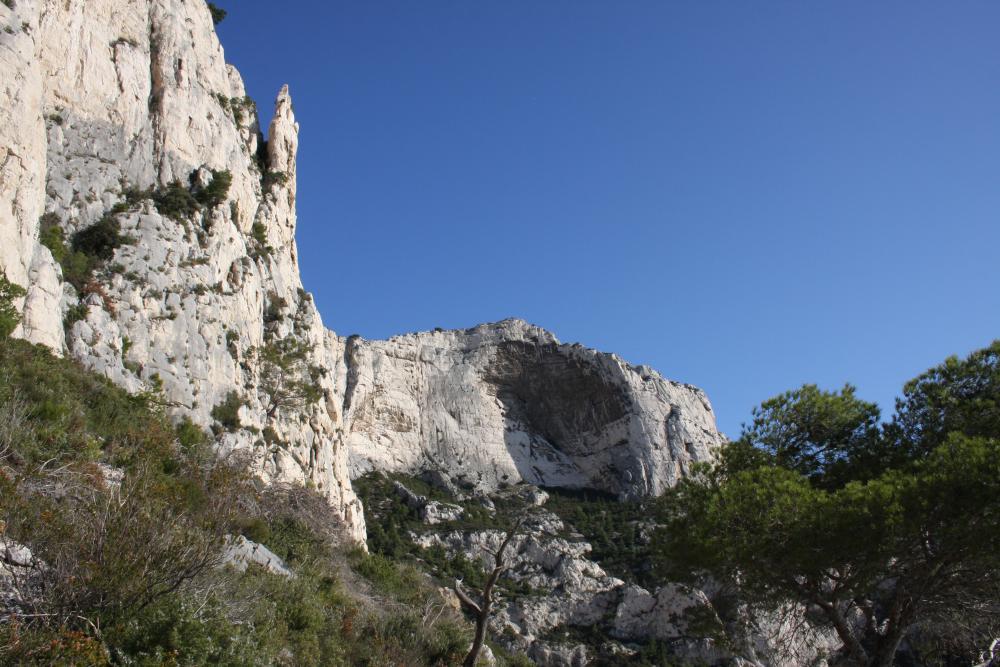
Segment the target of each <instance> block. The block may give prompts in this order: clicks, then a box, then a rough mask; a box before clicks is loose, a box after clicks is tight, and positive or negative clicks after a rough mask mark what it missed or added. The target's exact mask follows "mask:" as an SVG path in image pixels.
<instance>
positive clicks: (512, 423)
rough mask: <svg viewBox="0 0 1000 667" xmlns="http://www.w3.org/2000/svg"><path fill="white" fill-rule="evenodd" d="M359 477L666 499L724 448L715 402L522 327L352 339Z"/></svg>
mask: <svg viewBox="0 0 1000 667" xmlns="http://www.w3.org/2000/svg"><path fill="white" fill-rule="evenodd" d="M346 354H347V368H348V376H347V385H346V396H345V402H344V405H345V409H344V414H345V422H346V425H347V432H348V436H347V437H348V443H349V445H350V465H351V471H352V474H354V475H359V474H363V473H365V472H367V471H370V470H381V471H391V472H404V473H408V474H415V473H418V472H420V471H423V470H431V469H438V470H445V471H447V472H448V474H449V475H450V476H451V478H452V479H454V480H455V481H456V482H459V483H461V484H464V485H466V486H469V487H472V488H478V489H482V490H487V491H488V490H493V489H496V488H497V487H498V486H500V485H501V484H513V483H516V482H519V481H526V482H529V483H531V484H537V485H544V486H560V487H568V488H591V489H598V490H602V491H607V492H610V493H613V494H616V495H618V496H620V497H623V498H636V497H643V496H650V495H658V494H660V493H662V492H663V490H665V489H666V488H668V487H670V486H672V485H673V484H674V483H675V482H676V481H677V480H678V479H679V478H680V477H681V476H682V475H684V474H685V472H686V471H687V469H688V467H689V466H690V464H691V463H693V462H695V461H704V460H709V459H710V458H711V457H712V455H713V451H714V449H715V448H716V447H717V446H718V445H719V444H721V442H722V436H721V435H720V434H719V432H718V431H717V430H716V426H715V416H714V414H713V413H712V408H711V406H710V404H709V402H708V398H707V397H706V396H705V393H704V392H702V391H701V390H700V389H697V388H696V387H692V386H690V385H684V384H680V383H677V382H671V381H669V380H666V379H664V378H663V377H662V376H661V375H660V374H659V373H657V372H656V371H654V370H652V369H651V368H648V367H646V366H632V365H630V364H628V363H626V362H624V361H623V360H622V359H620V358H619V357H617V356H615V355H613V354H606V353H601V352H597V351H595V350H591V349H588V348H585V347H582V346H580V345H571V344H563V343H560V342H559V341H558V340H557V339H556V338H555V336H553V335H552V334H551V333H549V332H548V331H545V330H544V329H541V328H539V327H535V326H532V325H530V324H528V323H526V322H524V321H522V320H516V319H512V320H505V321H503V322H498V323H495V324H486V325H482V326H479V327H475V328H473V329H468V330H465V331H435V332H429V333H420V334H410V335H406V336H397V337H395V338H391V339H389V340H388V341H366V340H361V339H351V340H348V341H347V353H346Z"/></svg>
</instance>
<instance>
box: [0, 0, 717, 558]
mask: <svg viewBox="0 0 1000 667" xmlns="http://www.w3.org/2000/svg"><path fill="white" fill-rule="evenodd" d="M0 113H2V118H0V121H2V122H0V269H2V270H3V272H4V273H5V274H6V276H7V277H8V278H9V279H10V280H13V281H14V282H17V283H19V284H21V285H23V286H25V287H26V288H27V289H28V294H27V297H26V298H25V299H24V302H23V304H22V305H23V321H22V324H21V327H20V329H19V331H18V332H17V335H19V336H22V337H24V338H26V339H28V340H31V341H34V342H37V343H42V344H45V345H48V346H50V347H52V348H53V349H55V350H57V351H58V352H60V353H64V354H66V353H68V354H71V355H72V356H74V357H76V358H77V359H79V360H81V361H82V362H83V363H84V364H85V365H86V366H88V367H90V368H93V369H95V370H98V371H100V372H102V373H104V374H105V375H107V376H108V377H109V378H111V379H112V380H114V381H115V382H116V383H118V384H120V385H122V386H124V387H127V388H128V389H130V390H134V391H139V390H150V389H154V390H157V391H160V392H162V394H163V396H164V398H165V399H166V401H167V402H168V403H169V404H170V405H171V406H172V410H173V411H174V413H175V414H176V415H177V416H178V418H179V417H182V416H187V417H189V418H191V419H192V420H193V421H194V422H196V423H198V424H200V425H201V426H203V427H206V428H214V429H215V430H216V432H217V435H218V439H219V443H220V450H221V451H222V452H230V451H239V452H243V453H247V454H250V455H251V460H252V462H253V465H254V466H255V470H256V471H257V473H258V474H259V475H260V476H261V477H262V478H264V479H265V480H280V481H286V482H295V483H309V484H312V485H314V486H315V487H316V488H318V489H320V490H321V491H322V492H323V493H324V494H325V495H326V496H327V498H328V499H329V501H330V503H331V505H332V506H333V507H334V508H336V509H337V511H338V512H339V514H340V516H341V517H342V518H343V520H344V522H345V525H346V526H347V528H348V530H349V533H350V534H351V535H352V536H353V537H354V538H355V539H358V540H362V539H364V534H365V527H364V518H363V514H362V508H361V505H360V503H359V502H358V500H357V498H356V496H355V495H354V492H353V490H352V487H351V481H350V473H353V474H355V475H357V474H361V473H363V472H365V471H367V470H371V469H373V468H376V469H381V470H388V471H405V472H418V471H421V470H428V469H441V470H445V471H447V472H448V473H449V474H450V475H451V476H452V477H453V478H455V479H456V480H457V481H459V482H463V483H465V484H467V485H468V486H471V487H475V488H479V489H482V490H491V489H496V488H497V487H499V486H503V485H504V484H505V483H513V482H516V481H520V480H525V481H528V482H531V483H534V484H539V485H552V486H567V487H589V488H596V489H600V490H603V491H608V492H611V493H614V494H616V495H618V496H620V497H622V498H634V497H639V496H647V495H655V494H658V493H660V492H662V491H663V490H664V489H665V488H667V487H669V486H670V485H672V484H673V483H674V482H675V481H676V480H677V479H678V478H679V476H681V475H683V474H685V472H686V470H687V467H688V465H689V463H690V462H692V461H697V460H704V459H707V458H709V457H711V456H712V452H713V449H714V448H715V447H716V446H717V445H718V444H719V443H720V442H721V436H720V435H719V433H718V432H717V431H716V428H715V421H714V416H713V414H712V411H711V407H710V406H709V403H708V400H707V398H706V397H705V395H704V393H703V392H701V391H700V390H698V389H696V388H694V387H690V386H688V385H682V384H678V383H675V382H670V381H668V380H665V379H664V378H662V377H661V376H660V375H658V374H657V373H656V372H655V371H653V370H651V369H649V368H646V367H642V366H638V367H637V366H631V365H629V364H626V363H625V362H623V361H622V360H621V359H619V358H617V357H615V356H613V355H609V354H603V353H598V352H595V351H593V350H589V349H586V348H583V347H581V346H579V345H568V344H562V343H560V342H559V341H558V340H556V338H555V337H554V336H552V334H550V333H548V332H546V331H544V330H542V329H539V328H537V327H533V326H530V325H528V324H526V323H524V322H521V321H518V320H507V321H504V322H500V323H497V324H492V325H483V326H480V327H477V328H474V329H469V330H466V331H436V332H431V333H424V334H413V335H407V336H399V337H396V338H393V339H390V340H388V341H365V340H361V339H358V338H350V339H344V338H341V337H338V336H336V335H335V334H334V333H332V332H331V331H328V330H327V329H325V328H324V326H323V324H322V321H321V319H320V316H319V313H318V312H317V310H316V308H315V305H314V303H313V300H312V298H311V297H310V296H309V295H308V294H307V293H306V292H305V291H304V290H303V287H302V282H301V279H300V276H299V268H298V264H297V253H296V246H295V226H296V217H295V195H296V178H295V177H296V164H295V158H296V150H297V143H298V125H297V124H296V122H295V117H294V113H293V110H292V104H291V99H290V97H289V94H288V91H287V89H283V90H282V91H281V92H280V93H279V94H278V96H277V99H276V101H275V107H274V114H273V117H272V119H271V120H270V124H269V127H268V131H267V141H266V142H265V141H264V135H263V133H262V132H261V131H260V127H259V121H258V116H257V110H256V107H255V105H254V104H253V102H252V101H251V100H249V98H247V97H246V91H245V89H244V86H243V82H242V80H241V78H240V75H239V73H238V72H237V71H236V70H235V69H234V68H233V67H232V66H231V65H227V64H226V62H225V57H224V53H223V49H222V47H221V45H220V44H219V41H218V38H217V36H216V34H215V30H214V26H213V23H212V18H211V15H210V13H209V10H208V8H207V6H206V5H205V3H203V2H202V1H201V0H130V1H129V2H125V1H124V0H91V1H84V0H10V2H7V1H6V0H5V2H3V3H0ZM95 230H96V231H95ZM81 232H86V233H85V234H84V235H83V236H82V237H81V236H80V233H81ZM40 239H41V240H40ZM81 239H84V241H86V242H81ZM43 241H44V242H43ZM78 251H79V252H78ZM54 252H55V254H56V255H58V257H56V256H54V254H53V253H54ZM87 252H89V253H90V255H87ZM80 253H82V255H81V256H80V257H77V256H76V255H77V254H80ZM57 260H59V261H57ZM81 262H82V264H81ZM87 262H90V263H89V264H88V263H87ZM81 266H83V267H84V268H81ZM70 272H72V273H73V275H72V276H71V275H70ZM282 364H285V366H286V368H284V370H285V371H287V370H288V368H287V366H289V365H290V366H291V367H293V368H294V372H295V373H296V374H298V375H301V376H302V378H304V379H303V381H302V382H299V383H294V382H289V381H288V379H287V378H285V377H282V376H281V374H280V373H277V371H276V368H278V367H281V366H282ZM278 370H281V369H280V368H278ZM305 385H308V386H305Z"/></svg>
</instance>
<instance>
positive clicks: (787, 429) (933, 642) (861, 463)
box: [658, 341, 1000, 667]
mask: <svg viewBox="0 0 1000 667" xmlns="http://www.w3.org/2000/svg"><path fill="white" fill-rule="evenodd" d="M661 504H662V508H663V511H664V515H665V518H666V526H665V528H664V529H663V531H662V532H661V533H660V545H659V546H660V549H659V550H658V553H659V555H660V563H659V564H660V566H661V568H662V570H661V571H662V572H663V573H664V574H665V575H667V576H669V577H671V578H674V579H686V580H692V581H695V582H697V581H699V580H700V579H701V578H702V577H706V576H707V577H711V578H712V579H713V580H714V581H716V582H719V583H720V584H722V585H723V587H724V588H725V587H728V590H729V591H731V592H734V593H736V594H738V595H739V596H740V597H742V598H743V599H745V600H747V601H749V602H750V603H751V604H752V605H764V606H766V607H770V608H776V607H779V606H780V605H782V604H784V603H788V602H793V603H799V604H804V605H811V606H812V608H813V609H815V610H816V618H817V619H818V620H819V622H821V623H822V624H825V625H827V626H829V627H830V628H831V629H833V630H834V631H835V632H836V633H837V635H838V636H839V638H840V640H841V642H842V643H843V649H842V656H841V657H843V658H845V659H847V660H848V661H850V662H852V663H855V664H861V665H879V666H886V667H888V666H889V665H891V664H893V662H894V661H895V660H897V659H898V655H897V654H898V652H899V650H900V646H902V645H903V644H904V640H905V643H906V650H907V651H909V655H908V656H907V660H910V661H916V663H918V664H959V663H964V664H971V663H972V662H974V659H975V657H976V653H977V651H978V650H981V649H982V648H983V647H985V646H986V645H988V644H989V641H990V639H991V638H993V637H996V636H997V635H998V634H1000V583H998V582H1000V530H998V528H1000V523H998V520H1000V341H998V342H996V343H994V344H993V345H991V346H989V347H987V348H985V349H983V350H980V351H977V352H975V353H973V354H972V355H970V356H969V357H967V358H965V359H958V358H950V359H948V360H946V361H945V363H944V364H942V365H940V366H938V367H936V368H933V369H931V370H929V371H928V372H926V373H924V374H923V375H921V376H920V377H918V378H916V379H915V380H913V381H911V382H909V383H907V384H906V385H905V387H904V388H903V396H902V398H900V399H899V400H898V401H897V403H896V413H895V415H894V416H893V418H892V420H891V421H890V422H889V423H887V424H880V423H879V414H878V409H877V408H876V406H875V405H873V404H871V403H866V402H864V401H862V400H860V399H858V398H857V397H856V396H855V394H854V389H853V388H852V387H846V388H844V389H843V390H841V391H839V392H824V391H821V390H819V389H817V388H816V387H814V386H811V385H806V386H805V387H802V388H801V389H799V390H795V391H792V392H787V393H785V394H782V395H781V396H778V397H776V398H774V399H771V400H769V401H766V402H765V403H763V404H762V405H761V407H760V408H759V409H758V410H757V411H755V413H754V420H753V423H752V424H751V425H749V426H747V427H745V428H744V431H743V434H742V436H741V437H740V438H739V439H738V440H736V441H735V442H733V443H731V444H730V445H728V446H727V447H726V448H725V449H724V450H723V456H722V459H721V461H720V462H719V463H718V464H716V465H712V466H702V467H701V468H700V469H699V470H698V471H697V472H696V474H695V475H694V476H693V477H691V478H689V479H687V480H684V481H683V482H682V483H681V484H680V485H679V486H678V487H677V488H676V489H675V490H674V492H672V493H669V494H667V495H666V496H665V497H664V498H663V500H662V502H661ZM848 619H859V621H858V622H854V621H849V620H848Z"/></svg>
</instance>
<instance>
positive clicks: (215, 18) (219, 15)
mask: <svg viewBox="0 0 1000 667" xmlns="http://www.w3.org/2000/svg"><path fill="white" fill-rule="evenodd" d="M208 11H210V12H211V13H212V23H213V24H215V25H219V24H220V23H222V20H223V19H225V18H226V14H227V13H228V12H226V10H225V9H222V8H221V7H218V6H216V5H215V3H214V2H210V3H208Z"/></svg>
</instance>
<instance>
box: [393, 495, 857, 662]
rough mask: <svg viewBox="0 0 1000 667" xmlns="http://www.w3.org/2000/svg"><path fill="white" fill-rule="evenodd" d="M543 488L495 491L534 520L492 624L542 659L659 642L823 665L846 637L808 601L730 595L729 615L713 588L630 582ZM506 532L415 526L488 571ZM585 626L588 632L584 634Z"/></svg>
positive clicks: (521, 535) (689, 655) (418, 537)
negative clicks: (780, 605) (757, 603)
mask: <svg viewBox="0 0 1000 667" xmlns="http://www.w3.org/2000/svg"><path fill="white" fill-rule="evenodd" d="M533 497H534V496H533V493H532V487H530V486H522V487H520V488H514V489H507V490H503V491H501V492H499V493H498V494H495V495H494V496H493V498H492V500H493V501H494V504H495V505H496V506H497V507H500V506H506V507H508V508H510V507H511V506H513V507H516V508H517V509H515V510H511V511H513V512H515V513H516V514H519V515H521V516H523V517H525V520H524V521H523V523H521V524H520V528H519V529H518V532H517V534H516V535H515V537H514V538H513V539H512V540H511V543H510V545H509V547H508V550H507V552H506V553H507V554H508V559H507V566H508V567H507V569H506V571H505V572H504V575H503V578H502V579H501V580H500V589H501V592H500V594H499V595H500V603H499V604H498V605H497V606H496V611H495V612H494V615H493V617H492V619H491V622H490V629H491V631H492V632H493V635H494V636H495V637H497V638H498V641H500V642H501V643H503V644H504V645H505V646H506V647H507V648H508V649H510V650H514V651H517V652H522V653H525V654H527V655H528V656H530V657H531V658H532V660H533V661H535V662H536V663H537V664H539V665H548V666H551V667H562V666H567V667H569V666H574V665H586V664H590V663H591V662H592V661H594V660H595V659H597V660H600V662H599V664H606V663H607V661H609V660H612V661H613V660H614V656H622V657H627V656H630V655H634V654H635V653H636V650H637V647H641V646H643V645H647V644H649V643H650V642H651V641H657V642H659V643H660V645H662V646H666V647H668V648H669V652H670V655H671V656H673V658H674V659H675V660H679V661H681V662H682V663H684V664H705V665H718V664H743V665H760V666H764V665H767V666H775V667H777V666H781V667H795V666H797V665H809V664H817V663H818V662H819V661H821V660H822V659H824V657H825V656H829V655H832V654H833V653H834V652H835V651H836V649H837V648H838V646H839V642H838V640H837V637H836V634H835V633H834V632H833V631H832V630H831V629H829V628H818V627H815V626H813V625H812V624H811V623H810V622H809V620H808V615H807V613H806V610H805V609H802V608H800V607H787V608H784V609H779V610H754V611H753V613H751V612H750V610H749V609H746V608H745V607H742V606H739V605H737V606H736V607H735V608H733V609H730V608H729V607H730V606H732V601H731V600H728V599H727V600H726V605H723V606H724V607H726V611H725V615H724V616H723V615H721V614H720V612H719V611H718V609H717V606H716V601H715V600H713V598H712V595H711V592H710V591H706V590H700V589H698V588H695V587H691V586H684V585H679V584H673V583H666V584H664V585H662V586H660V587H658V588H657V589H655V590H653V591H649V590H646V589H645V588H642V587H641V586H638V585H636V584H634V583H633V584H630V583H626V582H625V581H623V580H622V579H619V578H617V577H615V576H613V575H611V574H609V573H608V572H606V571H605V570H604V568H603V567H601V565H600V564H599V563H598V562H596V561H595V560H593V557H592V555H591V551H592V548H591V545H590V544H589V543H588V542H586V541H585V540H584V539H583V538H582V537H581V536H580V535H578V534H575V532H574V531H573V527H572V526H569V525H567V524H565V523H564V522H563V521H562V520H561V519H560V518H559V517H558V516H556V515H555V514H553V513H552V512H549V511H548V510H546V509H543V508H542V507H539V506H538V505H537V504H536V503H533V502H532V498H533ZM470 500H472V499H470ZM498 523H504V521H498ZM505 537H506V532H504V530H501V529H479V530H454V529H452V530H449V529H448V527H447V525H443V526H441V527H439V528H438V529H425V530H423V531H414V532H411V533H410V539H412V540H413V541H414V542H415V543H416V544H417V545H418V546H420V547H421V548H423V549H433V548H441V549H444V551H445V552H446V553H447V554H448V555H449V556H450V557H456V556H462V557H464V558H466V559H468V560H470V561H472V562H473V563H478V564H479V565H480V566H481V567H482V569H483V571H484V572H486V571H489V570H491V569H492V568H493V566H494V556H493V554H494V553H496V551H497V549H498V547H499V545H500V544H501V542H503V540H504V538H505ZM581 630H582V631H584V635H583V636H578V635H576V634H574V632H575V631H581Z"/></svg>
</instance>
